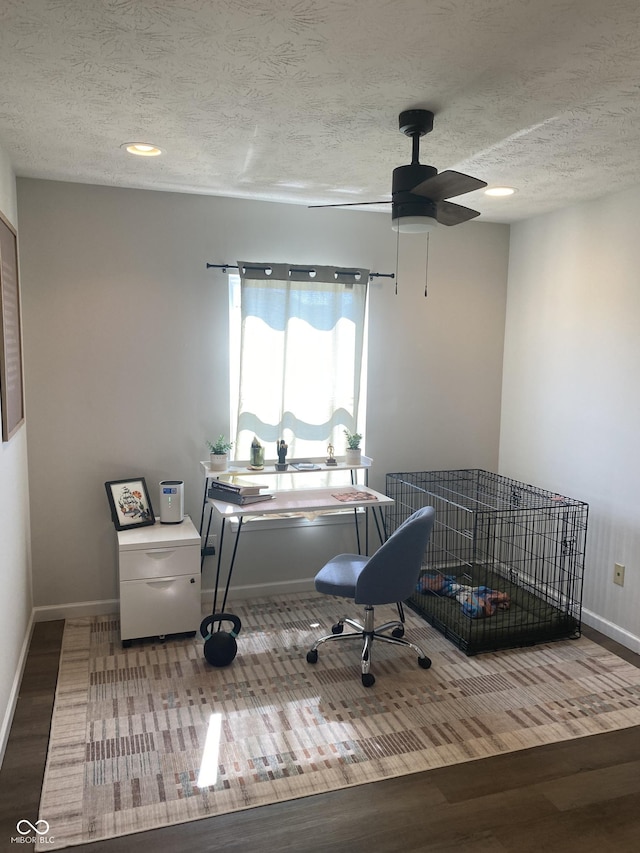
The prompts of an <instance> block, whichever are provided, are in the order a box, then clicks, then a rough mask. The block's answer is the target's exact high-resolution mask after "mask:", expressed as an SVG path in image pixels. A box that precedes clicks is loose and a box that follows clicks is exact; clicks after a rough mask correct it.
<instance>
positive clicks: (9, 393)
mask: <svg viewBox="0 0 640 853" xmlns="http://www.w3.org/2000/svg"><path fill="white" fill-rule="evenodd" d="M0 405H1V406H2V440H3V441H9V439H10V438H11V436H12V435H13V434H14V433H15V432H16V431H17V430H18V428H19V427H20V426H21V425H22V424H23V423H24V381H23V375H22V328H21V321H20V288H19V285H18V238H17V234H16V231H15V230H14V228H12V226H11V225H9V223H8V221H7V220H6V219H5V218H4V217H3V216H2V214H1V213H0Z"/></svg>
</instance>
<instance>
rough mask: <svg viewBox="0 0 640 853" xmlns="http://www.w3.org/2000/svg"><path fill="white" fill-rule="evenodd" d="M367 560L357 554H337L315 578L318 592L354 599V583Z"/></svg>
mask: <svg viewBox="0 0 640 853" xmlns="http://www.w3.org/2000/svg"><path fill="white" fill-rule="evenodd" d="M368 561H369V558H368V557H363V556H360V555H359V554H338V556H337V557H333V559H331V560H329V562H328V563H327V564H326V565H325V566H323V567H322V568H321V569H320V571H319V572H318V574H317V575H316V577H315V585H316V589H317V591H318V592H322V593H324V594H325V595H340V596H342V598H355V597H356V582H357V580H358V577H359V576H360V573H361V572H362V569H363V567H364V566H366V564H367V563H368Z"/></svg>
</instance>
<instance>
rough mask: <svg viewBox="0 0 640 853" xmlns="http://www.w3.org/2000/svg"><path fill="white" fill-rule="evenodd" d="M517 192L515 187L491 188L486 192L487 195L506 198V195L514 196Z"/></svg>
mask: <svg viewBox="0 0 640 853" xmlns="http://www.w3.org/2000/svg"><path fill="white" fill-rule="evenodd" d="M514 192H515V190H514V188H513V187H489V189H488V190H485V191H484V194H485V195H495V196H504V195H513V194H514Z"/></svg>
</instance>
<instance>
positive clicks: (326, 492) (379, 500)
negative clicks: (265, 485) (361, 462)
mask: <svg viewBox="0 0 640 853" xmlns="http://www.w3.org/2000/svg"><path fill="white" fill-rule="evenodd" d="M345 492H358V493H359V494H360V497H359V498H358V499H357V500H354V501H348V502H346V501H341V500H339V499H338V498H336V497H335V495H337V494H344V493H345ZM273 494H274V495H275V497H273V498H271V499H270V500H266V501H258V502H256V503H251V504H246V505H245V506H239V505H238V504H233V503H226V502H225V501H218V500H214V499H213V498H209V499H208V502H209V504H210V505H211V507H212V509H213V510H214V511H215V512H217V513H218V514H219V515H220V516H221V518H222V526H221V528H220V544H219V548H218V567H217V570H216V585H215V591H214V599H213V613H217V612H220V611H218V610H217V609H216V608H217V600H218V587H219V582H220V568H221V565H222V549H223V544H224V531H225V524H226V522H227V520H228V519H231V518H237V519H238V529H237V531H236V536H235V541H234V544H233V551H232V554H231V560H230V562H229V571H228V574H227V581H226V584H225V591H224V597H223V601H222V612H224V608H225V606H226V603H227V595H228V593H229V585H230V583H231V575H232V574H233V566H234V564H235V559H236V553H237V550H238V542H239V539H240V533H241V531H242V522H243V521H244V519H245V518H248V517H255V516H268V515H275V514H278V513H300V514H304V513H314V512H326V511H327V510H329V511H331V510H340V509H353V510H354V512H355V511H356V510H357V509H359V508H360V507H364V508H366V509H372V510H373V511H374V512H373V517H374V520H375V522H376V527H377V529H378V535H379V537H380V541H381V542H383V541H384V538H386V530H385V526H384V517H383V514H382V508H383V507H386V506H391V505H393V504H394V503H395V501H394V500H393V498H389V497H387V495H383V494H382V493H381V492H376V491H374V490H373V489H370V488H368V487H367V486H328V487H325V488H322V489H287V490H282V491H276V492H274V493H273ZM376 509H377V510H378V511H379V515H380V522H381V524H382V530H381V528H380V525H379V523H378V519H377V518H376V515H375V510H376ZM355 521H356V531H357V529H358V520H357V518H356V520H355ZM209 524H211V518H209ZM383 532H384V536H383ZM207 533H208V529H207ZM366 544H367V546H368V542H367V543H366ZM366 550H368V548H367V549H366ZM358 553H360V538H359V536H358Z"/></svg>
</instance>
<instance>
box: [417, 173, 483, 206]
mask: <svg viewBox="0 0 640 853" xmlns="http://www.w3.org/2000/svg"><path fill="white" fill-rule="evenodd" d="M486 186H487V182H486V181H481V180H480V179H479V178H472V177H471V175H463V174H462V172H454V171H452V170H451V169H449V170H447V171H446V172H440V173H439V174H438V175H434V176H433V177H432V178H427V180H426V181H423V182H422V183H421V184H418V186H416V187H414V188H413V189H412V190H411V192H412V193H413V194H414V195H421V196H424V198H428V199H430V200H431V201H444V199H445V198H453V197H454V196H457V195H464V193H470V192H473V191H474V190H480V189H482V187H486Z"/></svg>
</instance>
